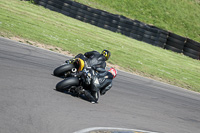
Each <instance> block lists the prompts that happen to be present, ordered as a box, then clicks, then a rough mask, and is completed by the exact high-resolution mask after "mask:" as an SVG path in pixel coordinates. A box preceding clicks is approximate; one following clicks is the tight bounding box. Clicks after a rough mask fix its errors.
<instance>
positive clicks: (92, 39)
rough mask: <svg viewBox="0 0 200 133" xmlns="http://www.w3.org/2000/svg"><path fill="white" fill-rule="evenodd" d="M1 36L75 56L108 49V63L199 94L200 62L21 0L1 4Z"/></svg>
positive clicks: (0, 2)
mask: <svg viewBox="0 0 200 133" xmlns="http://www.w3.org/2000/svg"><path fill="white" fill-rule="evenodd" d="M0 7H1V8H0V36H3V37H18V38H23V39H25V40H27V41H29V42H31V41H33V42H36V43H43V44H46V45H52V46H55V47H60V48H61V49H62V50H64V51H65V50H66V51H69V52H70V53H72V54H77V53H84V52H86V51H90V50H97V51H99V52H100V51H102V50H103V49H109V50H110V51H111V53H112V56H111V59H110V60H109V63H111V64H117V65H119V66H120V67H122V68H123V69H124V70H126V71H130V72H136V73H137V74H139V75H141V76H145V77H150V78H153V79H156V80H159V81H163V82H166V83H170V84H172V85H176V86H180V87H183V88H187V89H190V90H193V91H196V92H200V62H199V61H198V60H194V59H191V58H189V57H187V56H184V55H182V54H177V53H174V52H171V51H167V50H164V49H161V48H158V47H154V46H151V45H149V44H146V43H144V42H139V41H136V40H133V39H131V38H128V37H126V36H123V35H121V34H118V33H113V32H111V31H107V30H104V29H101V28H98V27H95V26H92V25H90V24H87V23H83V22H80V21H78V20H75V19H72V18H70V17H67V16H64V15H62V14H60V13H56V12H53V11H50V10H48V9H45V8H44V7H41V6H37V5H33V4H31V3H29V2H24V1H19V0H9V1H5V0H0Z"/></svg>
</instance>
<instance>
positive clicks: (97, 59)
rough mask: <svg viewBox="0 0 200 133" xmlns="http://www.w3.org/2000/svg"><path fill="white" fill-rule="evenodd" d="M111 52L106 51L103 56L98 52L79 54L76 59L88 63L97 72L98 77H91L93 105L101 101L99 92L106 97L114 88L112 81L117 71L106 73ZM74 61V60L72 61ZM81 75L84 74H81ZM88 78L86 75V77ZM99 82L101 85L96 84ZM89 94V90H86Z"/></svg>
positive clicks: (112, 69) (102, 53)
mask: <svg viewBox="0 0 200 133" xmlns="http://www.w3.org/2000/svg"><path fill="white" fill-rule="evenodd" d="M110 56H111V53H110V51H108V50H106V49H104V50H103V51H102V52H101V54H100V53H99V52H97V51H90V52H86V53H85V54H84V55H83V54H78V55H76V56H75V58H80V59H82V60H84V61H86V63H87V67H88V68H90V69H91V70H95V71H96V75H93V76H92V77H91V82H90V83H91V87H90V91H91V95H92V96H91V98H90V99H89V100H90V101H91V102H92V103H97V101H98V99H99V93H98V92H99V91H100V94H101V95H104V94H105V93H106V92H107V91H108V90H109V89H110V88H111V87H112V79H113V78H115V77H116V75H117V71H116V70H115V69H114V68H111V69H110V70H109V71H106V70H105V68H106V61H107V60H108V59H109V58H110ZM71 61H73V59H72V60H71ZM79 74H80V75H82V74H83V73H82V72H80V73H79ZM84 76H85V77H86V75H84ZM96 81H97V82H98V83H99V84H97V83H95V82H96ZM84 91H86V92H87V90H84Z"/></svg>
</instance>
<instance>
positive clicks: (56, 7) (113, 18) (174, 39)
mask: <svg viewBox="0 0 200 133" xmlns="http://www.w3.org/2000/svg"><path fill="white" fill-rule="evenodd" d="M34 1H35V3H36V4H38V5H41V6H44V7H45V8H48V9H50V10H53V11H56V12H60V13H62V14H64V15H67V16H70V17H72V18H75V19H78V20H80V21H83V22H86V23H90V24H92V25H95V26H98V27H101V28H104V29H107V30H110V31H113V32H118V33H121V34H123V35H125V36H128V37H131V38H133V39H136V40H139V41H143V42H146V43H149V44H151V45H154V46H158V47H161V48H164V49H167V50H171V51H174V52H178V53H183V54H184V55H186V56H189V57H191V58H194V59H200V43H199V42H196V41H194V40H191V39H189V38H185V37H182V36H179V35H177V34H174V33H171V32H169V31H166V30H162V29H160V28H157V27H155V26H151V25H148V24H145V23H142V22H140V21H138V20H132V19H129V18H127V17H124V16H121V15H116V14H112V13H109V12H106V11H103V10H99V9H95V8H92V7H89V6H87V5H84V4H80V3H78V2H74V1H71V0H34Z"/></svg>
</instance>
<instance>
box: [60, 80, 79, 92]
mask: <svg viewBox="0 0 200 133" xmlns="http://www.w3.org/2000/svg"><path fill="white" fill-rule="evenodd" d="M78 85H79V80H78V78H76V77H69V78H66V79H64V80H63V81H61V82H59V83H58V84H57V85H56V90H57V91H66V90H68V89H69V88H70V87H72V86H78Z"/></svg>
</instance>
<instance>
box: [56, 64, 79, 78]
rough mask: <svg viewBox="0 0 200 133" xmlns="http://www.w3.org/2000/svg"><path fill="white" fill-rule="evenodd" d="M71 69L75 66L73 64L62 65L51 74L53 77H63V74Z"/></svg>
mask: <svg viewBox="0 0 200 133" xmlns="http://www.w3.org/2000/svg"><path fill="white" fill-rule="evenodd" d="M72 68H75V66H74V65H73V64H66V65H62V66H59V67H57V68H56V69H55V70H54V71H53V74H54V76H58V77H61V76H64V74H65V73H66V72H68V71H70V70H71V69H72Z"/></svg>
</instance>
